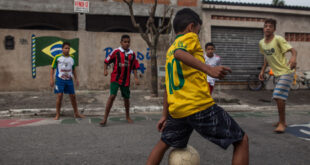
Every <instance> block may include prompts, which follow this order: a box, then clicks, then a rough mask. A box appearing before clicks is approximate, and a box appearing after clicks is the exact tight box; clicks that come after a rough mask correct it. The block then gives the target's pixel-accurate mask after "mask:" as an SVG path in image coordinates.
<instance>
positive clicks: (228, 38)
mask: <svg viewBox="0 0 310 165" xmlns="http://www.w3.org/2000/svg"><path fill="white" fill-rule="evenodd" d="M262 38H263V30H262V29H254V28H231V27H212V28H211V40H212V42H213V43H214V44H215V47H216V54H217V55H219V56H220V57H221V64H222V65H224V66H228V67H230V68H231V69H232V71H233V72H232V74H229V75H228V76H227V77H226V78H225V80H224V81H237V82H244V81H246V80H247V78H248V76H249V75H250V74H254V73H258V72H259V70H258V69H257V68H258V67H261V66H262V65H263V63H264V57H263V55H261V54H260V53H259V46H258V43H259V40H261V39H262Z"/></svg>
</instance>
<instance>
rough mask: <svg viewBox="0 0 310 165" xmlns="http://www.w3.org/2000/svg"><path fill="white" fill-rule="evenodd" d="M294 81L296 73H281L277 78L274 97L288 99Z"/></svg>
mask: <svg viewBox="0 0 310 165" xmlns="http://www.w3.org/2000/svg"><path fill="white" fill-rule="evenodd" d="M293 81H294V73H292V74H286V75H281V76H279V77H277V78H276V82H277V83H276V87H275V88H274V90H273V94H272V98H273V99H281V100H286V99H287V97H288V93H289V91H290V89H291V85H292V83H293Z"/></svg>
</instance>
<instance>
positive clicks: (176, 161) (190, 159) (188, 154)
mask: <svg viewBox="0 0 310 165" xmlns="http://www.w3.org/2000/svg"><path fill="white" fill-rule="evenodd" d="M168 164H169V165H199V164H200V156H199V153H198V152H197V150H196V149H195V148H194V147H192V146H190V145H187V147H186V148H182V149H179V148H174V149H172V150H171V152H170V153H169V162H168Z"/></svg>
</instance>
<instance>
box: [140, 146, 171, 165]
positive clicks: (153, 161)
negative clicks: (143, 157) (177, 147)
mask: <svg viewBox="0 0 310 165" xmlns="http://www.w3.org/2000/svg"><path fill="white" fill-rule="evenodd" d="M168 148H169V146H168V145H167V144H166V143H164V142H163V141H162V140H160V141H159V142H158V143H157V144H156V146H155V147H154V148H153V150H152V152H151V154H150V155H149V158H148V159H147V163H146V165H158V164H159V163H160V161H161V160H162V158H163V156H164V154H165V152H166V151H167V150H168Z"/></svg>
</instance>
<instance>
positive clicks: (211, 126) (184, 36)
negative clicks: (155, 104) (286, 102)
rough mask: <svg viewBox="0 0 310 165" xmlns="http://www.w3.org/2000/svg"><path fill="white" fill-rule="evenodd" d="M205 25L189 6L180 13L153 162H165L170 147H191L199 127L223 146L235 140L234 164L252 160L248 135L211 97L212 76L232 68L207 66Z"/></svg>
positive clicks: (150, 160)
mask: <svg viewBox="0 0 310 165" xmlns="http://www.w3.org/2000/svg"><path fill="white" fill-rule="evenodd" d="M201 24H202V21H201V19H200V17H199V16H198V15H197V13H195V12H194V11H193V10H191V9H189V8H185V9H182V10H180V11H178V12H177V13H176V16H175V18H174V20H173V28H174V31H175V33H176V35H177V37H176V39H175V41H174V43H173V44H172V45H171V46H170V48H169V49H168V51H167V55H166V92H165V94H164V105H163V115H162V117H161V119H160V120H159V121H158V123H157V129H158V130H159V131H160V132H162V135H161V139H160V140H159V142H158V143H157V144H156V146H155V147H154V148H153V150H152V152H151V154H150V156H149V158H148V161H147V165H153V164H159V163H160V161H161V159H162V158H163V156H164V154H165V152H166V151H167V149H168V148H169V147H175V148H184V147H186V146H187V142H188V140H189V137H190V135H191V133H192V131H193V130H194V129H195V130H196V131H197V132H198V133H199V134H200V135H201V136H203V137H204V138H206V139H208V140H210V141H211V142H213V143H215V144H217V145H219V146H220V147H222V148H223V149H226V148H227V147H228V146H229V145H230V144H233V145H234V147H235V149H234V154H233V159H232V164H235V165H237V164H238V165H243V164H248V162H249V148H248V147H249V146H248V138H247V135H246V134H245V133H244V131H243V130H242V129H241V128H240V127H239V125H238V124H237V123H236V122H235V121H234V120H233V119H232V118H231V117H230V116H229V115H228V113H227V112H225V111H224V110H223V109H222V108H221V107H219V106H217V105H216V104H215V103H214V101H213V99H212V97H211V95H210V92H209V87H208V82H207V81H206V76H207V75H206V74H208V75H210V76H212V77H215V78H224V77H225V75H226V74H227V72H230V71H231V70H230V69H229V68H226V67H223V66H216V67H211V66H208V65H206V64H205V61H204V57H203V49H202V48H201V46H200V42H199V39H198V35H197V34H198V33H199V31H200V26H201Z"/></svg>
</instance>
